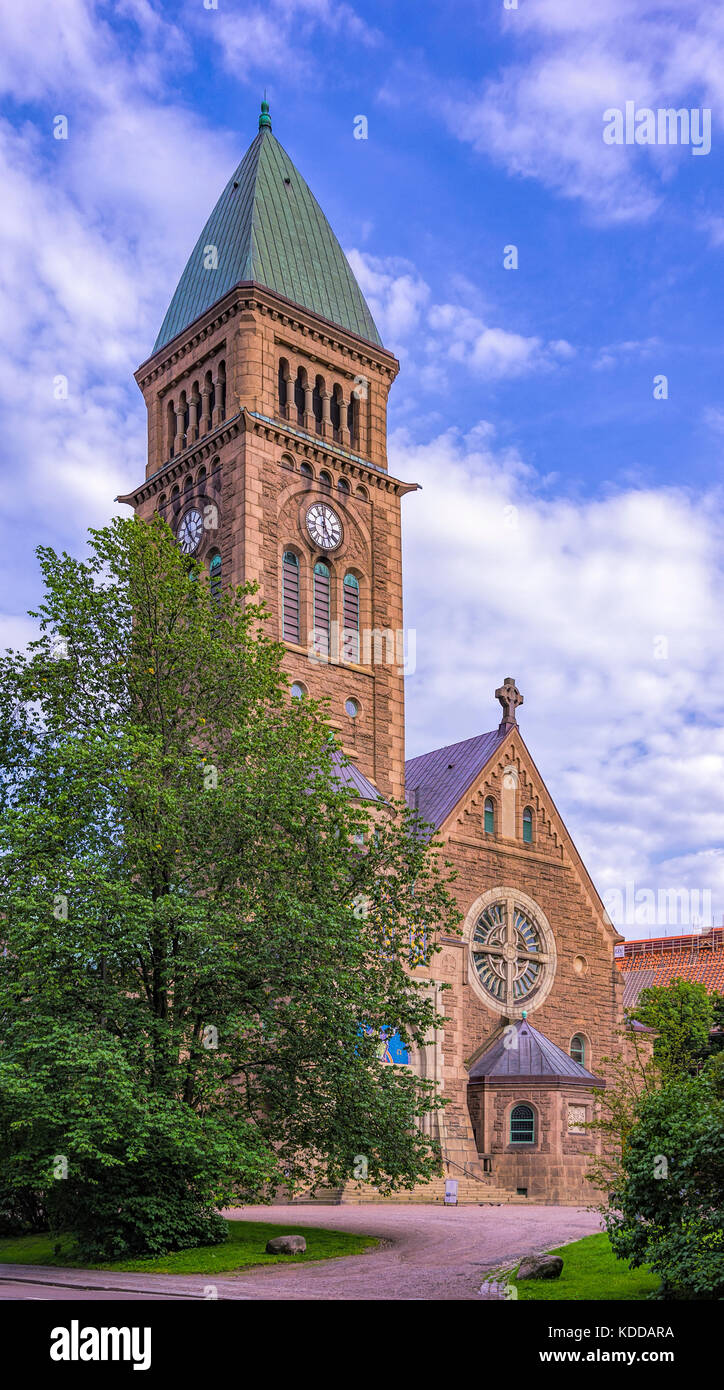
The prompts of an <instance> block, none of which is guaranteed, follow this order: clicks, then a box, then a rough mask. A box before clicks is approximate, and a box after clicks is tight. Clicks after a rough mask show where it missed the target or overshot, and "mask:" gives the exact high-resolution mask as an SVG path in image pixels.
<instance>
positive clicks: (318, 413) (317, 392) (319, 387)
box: [312, 376, 324, 434]
mask: <svg viewBox="0 0 724 1390" xmlns="http://www.w3.org/2000/svg"><path fill="white" fill-rule="evenodd" d="M323 390H324V377H323V376H318V377H316V378H315V381H314V390H313V391H312V414H313V415H314V428H315V430H316V431H317V434H321V433H322V392H323Z"/></svg>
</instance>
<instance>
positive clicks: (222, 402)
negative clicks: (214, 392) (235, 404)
mask: <svg viewBox="0 0 724 1390" xmlns="http://www.w3.org/2000/svg"><path fill="white" fill-rule="evenodd" d="M219 414H220V416H221V419H222V420H225V419H226V363H225V362H220V363H219Z"/></svg>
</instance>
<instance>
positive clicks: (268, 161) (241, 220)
mask: <svg viewBox="0 0 724 1390" xmlns="http://www.w3.org/2000/svg"><path fill="white" fill-rule="evenodd" d="M315 157H316V149H315V147H314V146H312V148H311V150H310V159H311V160H312V161H313V160H314V158H315ZM250 282H254V283H255V284H257V285H263V286H264V287H265V288H266V289H268V290H272V291H273V292H274V293H275V294H278V295H281V296H282V297H283V298H284V299H288V300H291V302H292V304H297V305H299V307H300V308H302V309H308V310H310V311H311V312H312V313H313V314H318V315H319V317H320V318H323V319H326V320H327V321H328V322H329V323H333V324H337V325H338V326H339V327H340V328H344V329H346V330H347V331H348V332H349V333H354V334H355V335H356V336H357V337H358V338H364V339H366V341H367V342H370V343H376V344H377V345H378V346H380V347H381V346H382V340H381V338H380V335H379V333H378V332H377V329H376V327H375V323H374V320H373V318H372V315H371V313H370V311H369V309H368V307H367V304H366V303H365V300H364V297H363V294H362V291H361V289H360V287H359V285H358V284H357V281H356V280H355V277H354V274H353V271H352V267H351V266H350V264H349V261H348V260H347V258H346V256H345V254H344V252H343V250H342V247H341V246H340V244H339V242H338V241H337V238H336V236H335V235H334V232H333V231H332V228H331V227H330V225H329V223H328V221H327V219H326V217H325V216H324V213H323V212H322V209H321V208H320V206H319V203H318V202H317V200H316V198H315V197H314V195H313V193H312V192H311V190H310V189H309V188H308V186H307V184H306V183H305V181H304V179H303V178H302V176H301V174H300V173H299V170H298V169H297V168H296V167H295V165H294V164H293V163H292V161H291V159H290V158H289V155H288V154H287V153H286V150H284V149H283V148H282V146H281V145H280V144H279V141H278V140H277V138H276V136H275V135H273V134H272V129H271V117H270V115H269V103H268V102H267V100H266V97H265V98H264V101H263V102H262V103H261V115H260V117H259V133H258V135H257V136H256V137H255V138H254V140H253V141H252V143H251V145H250V146H249V148H248V150H247V152H246V154H245V155H244V158H243V159H242V161H241V163H240V164H239V165H238V167H237V168H236V169H235V170H234V172H233V174H232V176H231V178H230V179H229V182H228V183H227V185H226V188H225V189H224V191H223V193H222V194H221V197H220V198H219V200H218V202H217V204H216V207H215V208H214V210H213V212H212V213H211V216H210V217H209V219H208V221H207V223H206V226H205V227H204V229H203V231H202V233H201V236H200V237H199V239H198V241H197V243H196V245H195V247H194V249H193V251H192V252H191V255H190V256H189V259H188V261H187V263H186V268H185V270H184V272H183V274H182V276H181V279H180V280H179V282H178V285H177V286H176V292H175V294H174V296H173V299H172V300H171V303H170V305H169V307H168V310H167V313H166V317H165V318H164V321H163V323H162V325H161V331H160V333H159V335H158V337H157V339H156V342H155V345H154V348H153V351H154V352H158V350H159V348H162V347H165V346H166V344H167V343H169V342H170V341H171V339H172V338H175V337H176V336H177V334H179V333H183V331H184V329H186V328H188V326H189V324H191V323H194V321H195V320H196V319H197V318H200V316H201V315H202V314H205V313H206V311H207V309H210V308H211V307H212V305H214V304H216V303H217V302H218V300H220V299H223V297H224V295H226V294H228V293H229V291H230V290H233V288H234V286H235V285H238V284H249V283H250Z"/></svg>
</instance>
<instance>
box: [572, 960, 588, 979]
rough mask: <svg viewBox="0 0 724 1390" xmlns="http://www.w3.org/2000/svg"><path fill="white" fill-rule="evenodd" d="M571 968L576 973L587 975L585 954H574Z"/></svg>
mask: <svg viewBox="0 0 724 1390" xmlns="http://www.w3.org/2000/svg"><path fill="white" fill-rule="evenodd" d="M573 969H574V970H575V972H576V974H577V975H587V974H588V961H587V960H586V957H585V956H574V957H573Z"/></svg>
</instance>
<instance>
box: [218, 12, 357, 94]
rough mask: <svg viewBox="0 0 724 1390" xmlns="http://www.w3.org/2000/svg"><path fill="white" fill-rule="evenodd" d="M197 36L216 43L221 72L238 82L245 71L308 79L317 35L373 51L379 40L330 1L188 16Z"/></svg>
mask: <svg viewBox="0 0 724 1390" xmlns="http://www.w3.org/2000/svg"><path fill="white" fill-rule="evenodd" d="M191 22H192V23H193V24H194V27H195V29H196V30H197V31H198V32H201V31H202V28H203V27H204V26H205V29H206V32H207V33H208V34H209V35H210V37H212V38H213V39H214V41H215V42H216V43H217V44H218V45H219V48H220V51H221V55H222V61H223V63H224V66H225V67H226V68H227V70H228V71H229V72H231V73H233V74H234V76H236V77H238V78H239V79H240V80H241V81H248V80H249V75H250V74H251V73H253V74H255V78H254V80H255V81H256V80H258V79H257V77H256V74H263V75H264V76H266V75H267V74H274V75H278V76H279V77H280V79H281V80H283V81H284V83H285V85H287V84H288V83H289V82H290V80H293V81H294V82H296V83H299V82H300V81H309V80H311V79H312V78H313V77H314V76H315V74H318V72H319V69H320V61H319V58H318V57H317V56H316V55H315V51H314V39H315V36H317V35H318V34H320V33H322V32H323V33H327V34H331V35H338V36H339V38H340V41H341V42H342V43H344V44H362V45H364V46H365V47H367V48H372V47H374V46H375V45H376V44H377V43H378V42H379V39H380V35H379V33H378V31H377V30H375V29H373V28H372V27H371V26H370V25H369V24H367V22H366V21H365V20H364V19H363V18H362V16H361V15H360V14H358V13H357V11H356V10H355V9H354V8H353V6H351V5H347V4H344V3H342V4H337V3H334V0H268V3H266V4H264V5H246V6H245V7H244V10H243V13H241V14H238V13H237V14H234V13H233V11H231V12H230V11H227V10H225V8H224V5H223V0H222V4H221V5H220V6H219V8H218V10H216V11H206V12H204V11H201V10H199V11H196V12H195V13H194V14H193V16H192V17H191Z"/></svg>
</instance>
